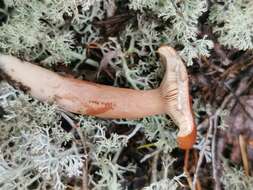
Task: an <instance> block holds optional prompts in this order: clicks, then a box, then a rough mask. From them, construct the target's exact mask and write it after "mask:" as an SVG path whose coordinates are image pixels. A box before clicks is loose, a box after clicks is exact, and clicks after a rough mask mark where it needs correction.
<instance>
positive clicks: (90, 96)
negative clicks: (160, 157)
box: [0, 46, 196, 149]
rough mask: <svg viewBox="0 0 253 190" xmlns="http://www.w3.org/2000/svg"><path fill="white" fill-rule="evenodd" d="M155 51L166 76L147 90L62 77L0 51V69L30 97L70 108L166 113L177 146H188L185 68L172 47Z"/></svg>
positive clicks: (190, 129) (192, 134) (106, 114)
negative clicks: (172, 124)
mask: <svg viewBox="0 0 253 190" xmlns="http://www.w3.org/2000/svg"><path fill="white" fill-rule="evenodd" d="M158 52H159V54H160V55H161V57H162V59H163V62H164V63H165V64H166V72H165V76H164V79H163V81H162V84H161V86H160V87H159V88H157V89H154V90H147V91H144V90H133V89H126V88H116V87H111V86H105V85H100V84H96V83H91V82H87V81H83V80H78V79H73V78H67V77H63V76H60V75H58V74H56V73H54V72H52V71H49V70H47V69H44V68H41V67H39V66H37V65H34V64H31V63H28V62H22V61H20V60H18V59H17V58H15V57H12V56H6V55H0V69H1V70H2V71H3V72H4V73H5V74H6V75H8V76H9V77H10V78H11V79H12V80H14V81H17V82H19V83H21V84H22V85H23V86H25V87H27V88H28V89H29V90H30V94H31V95H32V96H33V97H35V98H37V99H39V100H41V101H47V102H52V103H56V104H57V105H58V106H59V107H61V108H63V109H65V110H67V111H70V112H74V113H78V114H86V115H94V116H97V117H102V118H125V119H135V118H141V117H145V116H150V115H156V114H162V113H166V114H168V115H169V116H170V117H171V118H172V119H173V120H174V122H175V123H176V124H177V125H178V126H179V134H178V139H177V141H178V145H179V147H180V148H182V149H189V148H191V147H192V146H193V144H194V143H195V138H196V130H195V125H194V121H193V116H192V113H191V106H190V101H189V100H190V99H189V92H188V76H187V73H186V68H185V66H184V64H183V63H182V61H181V60H180V59H179V58H178V56H177V54H176V52H175V51H174V50H173V49H172V48H169V47H167V46H163V47H161V48H159V50H158Z"/></svg>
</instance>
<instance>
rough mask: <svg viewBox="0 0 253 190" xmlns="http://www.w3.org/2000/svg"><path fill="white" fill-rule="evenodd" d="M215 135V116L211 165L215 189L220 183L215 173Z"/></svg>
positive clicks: (219, 187)
mask: <svg viewBox="0 0 253 190" xmlns="http://www.w3.org/2000/svg"><path fill="white" fill-rule="evenodd" d="M216 135H217V117H215V118H214V132H213V139H212V167H213V178H214V181H215V190H220V189H221V184H220V180H219V176H218V173H217V163H216V159H217V158H216Z"/></svg>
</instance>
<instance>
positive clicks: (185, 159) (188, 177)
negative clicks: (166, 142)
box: [184, 150, 192, 189]
mask: <svg viewBox="0 0 253 190" xmlns="http://www.w3.org/2000/svg"><path fill="white" fill-rule="evenodd" d="M189 154H190V151H189V150H186V151H185V156H184V173H185V175H186V179H187V182H188V184H189V187H190V189H192V179H191V176H190V174H189V171H188V166H189Z"/></svg>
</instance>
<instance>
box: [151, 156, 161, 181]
mask: <svg viewBox="0 0 253 190" xmlns="http://www.w3.org/2000/svg"><path fill="white" fill-rule="evenodd" d="M158 158H159V154H156V155H155V156H154V158H153V162H152V175H151V183H155V182H156V181H157V161H158Z"/></svg>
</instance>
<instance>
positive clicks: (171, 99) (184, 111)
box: [158, 46, 196, 149]
mask: <svg viewBox="0 0 253 190" xmlns="http://www.w3.org/2000/svg"><path fill="white" fill-rule="evenodd" d="M158 53H159V55H160V57H161V61H162V62H163V63H164V64H165V67H166V71H165V75H164V78H163V81H162V83H161V85H160V90H161V94H162V97H163V99H164V101H165V106H166V108H165V111H166V113H167V114H168V115H169V116H170V117H171V119H172V120H173V121H174V122H175V123H176V124H177V126H178V127H179V133H178V138H177V142H178V146H179V147H180V148H181V149H190V148H192V146H193V145H194V143H195V140H196V127H195V123H194V118H193V114H192V106H191V99H190V95H189V85H188V75H187V70H186V67H185V65H184V63H183V62H182V60H181V59H180V57H179V56H178V55H177V53H176V51H175V50H174V49H173V48H171V47H168V46H162V47H160V48H159V49H158Z"/></svg>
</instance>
